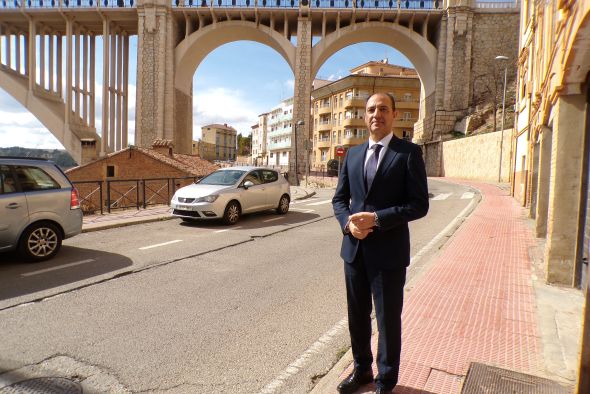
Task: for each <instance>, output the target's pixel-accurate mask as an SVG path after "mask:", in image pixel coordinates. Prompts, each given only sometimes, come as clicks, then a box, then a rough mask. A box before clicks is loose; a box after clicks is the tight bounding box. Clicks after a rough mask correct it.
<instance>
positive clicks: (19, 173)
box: [14, 166, 61, 192]
mask: <svg viewBox="0 0 590 394" xmlns="http://www.w3.org/2000/svg"><path fill="white" fill-rule="evenodd" d="M14 172H15V174H16V177H17V179H18V183H19V184H20V187H21V189H22V191H24V192H26V191H32V190H48V189H60V188H61V186H60V185H59V183H57V182H56V181H55V180H54V179H53V178H52V177H50V176H49V175H48V174H47V173H46V172H45V171H43V170H42V169H40V168H37V167H27V166H16V167H14Z"/></svg>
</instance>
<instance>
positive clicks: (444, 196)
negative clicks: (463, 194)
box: [432, 193, 453, 201]
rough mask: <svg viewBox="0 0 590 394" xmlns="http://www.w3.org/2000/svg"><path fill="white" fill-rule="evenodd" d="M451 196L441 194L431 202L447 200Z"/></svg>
mask: <svg viewBox="0 0 590 394" xmlns="http://www.w3.org/2000/svg"><path fill="white" fill-rule="evenodd" d="M451 194H453V193H443V194H438V195H436V196H435V197H433V198H432V201H438V200H446V199H447V198H449V196H450V195H451Z"/></svg>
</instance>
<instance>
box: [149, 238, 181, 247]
mask: <svg viewBox="0 0 590 394" xmlns="http://www.w3.org/2000/svg"><path fill="white" fill-rule="evenodd" d="M177 242H182V239H175V240H173V241H168V242H162V243H161V244H155V245H149V246H143V247H141V248H139V250H146V249H152V248H157V247H160V246H166V245H170V244H175V243H177Z"/></svg>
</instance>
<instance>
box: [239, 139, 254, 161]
mask: <svg viewBox="0 0 590 394" xmlns="http://www.w3.org/2000/svg"><path fill="white" fill-rule="evenodd" d="M251 147H252V135H248V136H246V137H244V136H242V133H239V134H238V155H239V156H250V154H251Z"/></svg>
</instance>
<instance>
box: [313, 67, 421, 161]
mask: <svg viewBox="0 0 590 394" xmlns="http://www.w3.org/2000/svg"><path fill="white" fill-rule="evenodd" d="M350 72H351V75H349V76H347V77H345V78H342V79H339V80H337V81H335V82H332V83H330V84H327V85H325V86H322V87H319V88H317V89H315V90H313V91H312V97H313V100H312V108H313V151H312V154H311V162H312V163H311V165H312V167H313V168H317V169H320V168H325V167H326V164H327V162H328V160H330V159H334V158H336V148H337V147H339V146H342V147H343V148H344V150H345V151H346V150H348V148H350V147H352V146H355V145H358V144H361V143H363V142H365V141H366V140H367V138H368V131H367V128H366V126H365V122H364V115H365V102H366V100H367V98H368V97H369V96H370V95H371V94H373V93H377V92H384V93H389V94H391V95H392V96H393V97H394V98H395V104H396V110H397V113H398V116H397V118H396V120H395V121H394V124H393V132H394V134H395V135H396V136H397V137H399V138H405V139H408V140H411V139H412V135H413V130H414V123H415V122H416V121H417V120H418V115H419V104H420V89H421V83H420V79H419V77H418V74H417V72H416V70H414V69H412V68H407V67H401V66H397V65H393V64H389V63H388V62H387V59H385V60H383V61H371V62H368V63H365V64H363V65H360V66H358V67H355V68H353V69H352V70H350Z"/></svg>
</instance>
